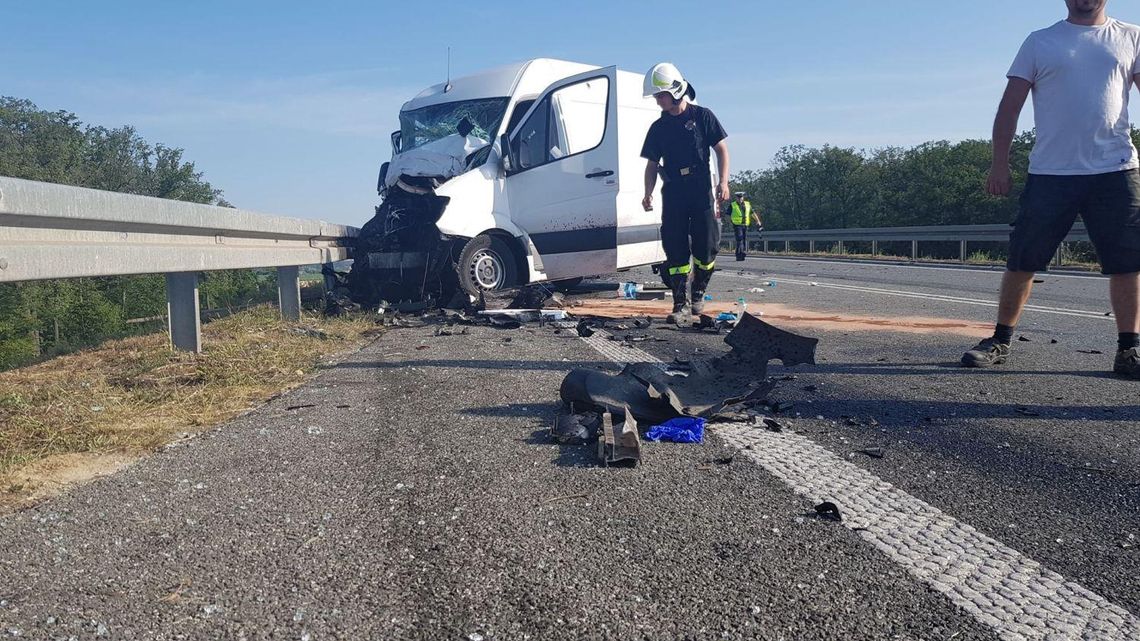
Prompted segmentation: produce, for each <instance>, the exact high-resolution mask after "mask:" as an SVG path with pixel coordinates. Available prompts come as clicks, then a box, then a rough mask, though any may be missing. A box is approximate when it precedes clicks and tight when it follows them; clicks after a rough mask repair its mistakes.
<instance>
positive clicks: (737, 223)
mask: <svg viewBox="0 0 1140 641" xmlns="http://www.w3.org/2000/svg"><path fill="white" fill-rule="evenodd" d="M727 213H728V214H729V220H730V221H731V222H732V232H733V234H734V235H735V237H736V260H744V254H745V252H746V251H747V249H748V226H749V225H751V224H752V223H753V222H755V223H756V229H757V231H760V232H763V231H764V225H763V224H762V223H761V222H760V213H759V212H757V211H756V210H754V209H752V203H751V202H750V201H749V200H748V199H747V198H745V194H744V192H742V191H738V192H736V197H735V198H734V199H733V201H732V203H731V204H730V205H729V207H728V212H727Z"/></svg>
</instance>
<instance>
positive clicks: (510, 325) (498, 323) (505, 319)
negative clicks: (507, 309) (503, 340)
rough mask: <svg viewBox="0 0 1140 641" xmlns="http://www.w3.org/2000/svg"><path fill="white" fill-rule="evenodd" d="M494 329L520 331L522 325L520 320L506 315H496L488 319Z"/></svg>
mask: <svg viewBox="0 0 1140 641" xmlns="http://www.w3.org/2000/svg"><path fill="white" fill-rule="evenodd" d="M487 318H488V319H489V320H490V322H491V326H492V327H498V328H499V329H518V328H520V327H522V323H521V322H519V320H518V319H516V318H512V317H510V316H507V315H506V314H495V315H493V316H488V317H487Z"/></svg>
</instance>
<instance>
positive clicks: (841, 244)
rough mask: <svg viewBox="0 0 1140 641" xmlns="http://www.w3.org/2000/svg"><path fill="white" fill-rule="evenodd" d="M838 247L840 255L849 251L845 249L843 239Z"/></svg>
mask: <svg viewBox="0 0 1140 641" xmlns="http://www.w3.org/2000/svg"><path fill="white" fill-rule="evenodd" d="M838 249H839V255H840V256H842V255H843V254H846V253H847V252H845V251H843V241H842V240H841V241H839V245H838Z"/></svg>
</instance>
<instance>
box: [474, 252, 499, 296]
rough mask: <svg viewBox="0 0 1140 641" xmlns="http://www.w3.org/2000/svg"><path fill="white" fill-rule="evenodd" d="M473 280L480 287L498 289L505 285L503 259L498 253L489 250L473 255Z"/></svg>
mask: <svg viewBox="0 0 1140 641" xmlns="http://www.w3.org/2000/svg"><path fill="white" fill-rule="evenodd" d="M470 272H471V280H472V282H474V283H475V284H476V285H478V286H479V288H480V289H498V288H500V287H502V286H503V276H504V274H505V270H504V269H503V260H502V258H500V257H499V255H498V254H496V253H494V252H490V251H487V250H483V251H480V252H478V253H476V254H475V255H474V256H472V257H471V269H470Z"/></svg>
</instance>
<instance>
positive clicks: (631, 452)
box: [598, 410, 641, 466]
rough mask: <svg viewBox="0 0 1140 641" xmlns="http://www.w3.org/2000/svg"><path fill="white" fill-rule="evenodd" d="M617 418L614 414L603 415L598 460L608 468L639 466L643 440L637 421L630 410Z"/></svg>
mask: <svg viewBox="0 0 1140 641" xmlns="http://www.w3.org/2000/svg"><path fill="white" fill-rule="evenodd" d="M616 417H617V418H615V414H613V413H612V412H606V413H605V414H603V415H602V435H601V437H600V438H599V439H598V460H599V461H600V462H601V463H602V465H607V466H608V465H613V464H615V463H622V464H626V465H637V462H638V461H640V460H641V438H640V436H639V434H638V431H637V421H636V420H635V419H634V417H633V413H632V412H630V411H628V410H627V411H625V412H623V413H621V414H617V415H616ZM616 421H620V422H616Z"/></svg>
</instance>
